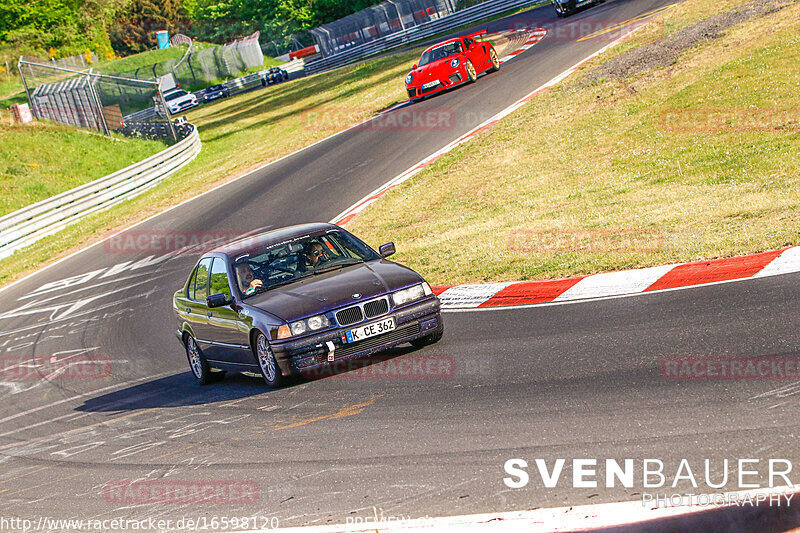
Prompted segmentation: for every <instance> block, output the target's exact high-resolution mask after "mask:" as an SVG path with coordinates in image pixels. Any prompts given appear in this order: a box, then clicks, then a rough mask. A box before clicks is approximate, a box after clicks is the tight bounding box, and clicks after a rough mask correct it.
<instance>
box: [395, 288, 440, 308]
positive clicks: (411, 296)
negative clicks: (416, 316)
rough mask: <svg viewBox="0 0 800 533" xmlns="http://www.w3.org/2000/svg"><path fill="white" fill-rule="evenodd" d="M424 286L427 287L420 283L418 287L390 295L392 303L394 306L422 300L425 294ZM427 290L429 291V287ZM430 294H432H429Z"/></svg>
mask: <svg viewBox="0 0 800 533" xmlns="http://www.w3.org/2000/svg"><path fill="white" fill-rule="evenodd" d="M424 285H427V283H424V284H423V283H420V284H419V285H414V286H413V287H409V288H407V289H403V290H399V291H396V292H394V293H392V301H394V305H404V304H407V303H408V302H413V301H414V300H419V299H420V298H423V297H424V296H425V295H426V294H427V291H426V290H425V287H424ZM428 290H430V287H428ZM431 294H433V293H432V292H431Z"/></svg>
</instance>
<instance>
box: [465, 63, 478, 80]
mask: <svg viewBox="0 0 800 533" xmlns="http://www.w3.org/2000/svg"><path fill="white" fill-rule="evenodd" d="M464 69H465V70H466V71H467V83H475V80H477V79H478V73H477V72H476V71H475V65H473V64H472V61H470V60H469V59H467V62H466V63H465V64H464Z"/></svg>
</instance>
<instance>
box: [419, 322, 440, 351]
mask: <svg viewBox="0 0 800 533" xmlns="http://www.w3.org/2000/svg"><path fill="white" fill-rule="evenodd" d="M443 335H444V322H442V319H441V318H440V319H439V327H438V328H436V329H435V330H433V332H432V333H428V334H427V335H425V336H424V337H420V338H419V339H414V340H413V341H411V345H412V346H414V347H415V348H422V347H423V346H430V345H431V344H436V343H437V342H439V341H440V340H442V336H443Z"/></svg>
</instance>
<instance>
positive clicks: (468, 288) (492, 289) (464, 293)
mask: <svg viewBox="0 0 800 533" xmlns="http://www.w3.org/2000/svg"><path fill="white" fill-rule="evenodd" d="M509 285H511V283H486V284H484V285H461V286H458V287H451V288H449V289H447V290H446V291H444V292H443V293H441V294H440V295H439V301H440V302H442V305H453V306H458V307H467V308H469V307H478V306H479V305H480V304H482V303H483V302H485V301H486V300H488V299H489V298H491V297H492V296H494V295H495V294H497V293H498V292H500V291H501V290H503V289H505V288H506V287H508V286H509Z"/></svg>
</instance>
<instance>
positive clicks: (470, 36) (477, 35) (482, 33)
mask: <svg viewBox="0 0 800 533" xmlns="http://www.w3.org/2000/svg"><path fill="white" fill-rule="evenodd" d="M486 33H487V31H486V30H481V31H476V32H475V33H470V34H469V35H465V37H469V38H475V37H480V36H481V35H486Z"/></svg>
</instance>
